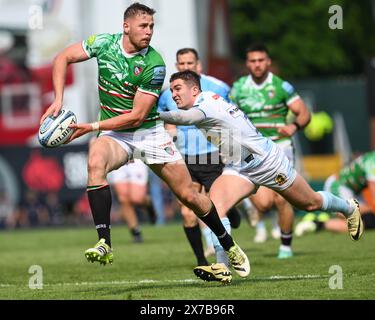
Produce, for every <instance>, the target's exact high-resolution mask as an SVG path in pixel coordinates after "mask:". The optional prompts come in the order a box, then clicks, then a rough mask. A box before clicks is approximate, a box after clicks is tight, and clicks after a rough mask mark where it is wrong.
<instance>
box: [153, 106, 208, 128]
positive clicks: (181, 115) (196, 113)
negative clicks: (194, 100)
mask: <svg viewBox="0 0 375 320" xmlns="http://www.w3.org/2000/svg"><path fill="white" fill-rule="evenodd" d="M204 118H205V114H204V113H203V112H202V111H201V110H199V109H197V108H193V109H189V110H186V111H167V112H160V119H162V120H164V121H165V122H166V123H170V124H175V125H185V126H187V125H193V124H197V123H199V122H201V121H202V120H203V119H204Z"/></svg>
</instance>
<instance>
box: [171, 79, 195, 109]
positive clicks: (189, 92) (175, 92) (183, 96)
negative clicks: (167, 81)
mask: <svg viewBox="0 0 375 320" xmlns="http://www.w3.org/2000/svg"><path fill="white" fill-rule="evenodd" d="M197 89H198V88H197V87H196V86H189V85H188V84H187V83H186V82H185V81H184V80H182V79H176V80H174V81H172V82H171V92H172V98H173V100H174V102H176V104H177V107H178V108H179V109H189V108H190V107H192V106H193V104H194V101H195V97H196V94H197V93H198V90H197Z"/></svg>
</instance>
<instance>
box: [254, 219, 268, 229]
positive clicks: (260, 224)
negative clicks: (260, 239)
mask: <svg viewBox="0 0 375 320" xmlns="http://www.w3.org/2000/svg"><path fill="white" fill-rule="evenodd" d="M256 229H257V230H262V229H266V224H265V223H264V221H263V220H260V221H258V223H257V225H256Z"/></svg>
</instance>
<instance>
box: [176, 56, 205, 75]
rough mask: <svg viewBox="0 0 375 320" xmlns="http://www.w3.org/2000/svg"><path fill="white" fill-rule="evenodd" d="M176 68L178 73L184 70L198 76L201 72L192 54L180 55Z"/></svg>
mask: <svg viewBox="0 0 375 320" xmlns="http://www.w3.org/2000/svg"><path fill="white" fill-rule="evenodd" d="M176 68H177V70H178V71H180V72H181V71H186V70H190V71H194V72H196V73H198V74H199V73H200V72H201V68H200V63H199V61H198V60H197V59H196V57H195V55H194V53H192V52H188V53H184V54H180V55H179V56H178V57H177V62H176Z"/></svg>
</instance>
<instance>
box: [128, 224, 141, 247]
mask: <svg viewBox="0 0 375 320" xmlns="http://www.w3.org/2000/svg"><path fill="white" fill-rule="evenodd" d="M130 233H131V235H132V237H133V241H134V242H135V243H140V242H143V238H142V232H141V230H140V229H139V227H138V226H136V227H134V228H132V229H130Z"/></svg>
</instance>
